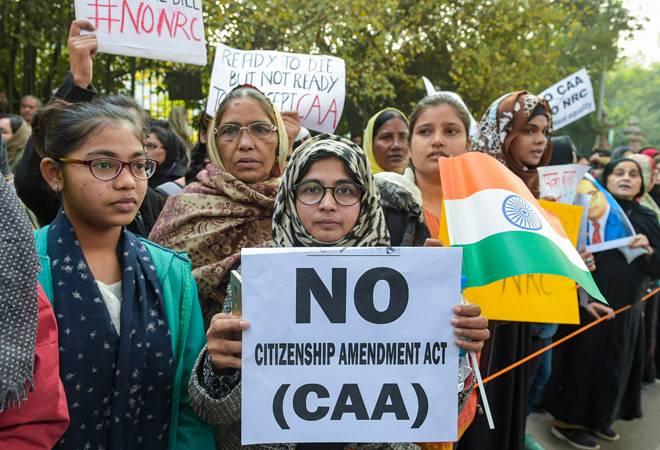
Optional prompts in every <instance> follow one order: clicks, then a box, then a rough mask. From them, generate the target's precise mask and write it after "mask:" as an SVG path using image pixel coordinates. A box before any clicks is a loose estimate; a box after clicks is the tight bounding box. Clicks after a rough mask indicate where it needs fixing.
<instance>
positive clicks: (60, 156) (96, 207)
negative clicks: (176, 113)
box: [33, 100, 214, 450]
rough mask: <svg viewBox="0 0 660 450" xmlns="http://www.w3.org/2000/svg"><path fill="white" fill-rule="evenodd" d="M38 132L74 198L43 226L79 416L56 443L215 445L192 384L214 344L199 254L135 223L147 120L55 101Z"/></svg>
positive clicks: (48, 279) (59, 187)
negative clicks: (206, 348) (174, 248)
mask: <svg viewBox="0 0 660 450" xmlns="http://www.w3.org/2000/svg"><path fill="white" fill-rule="evenodd" d="M33 139H34V143H35V147H36V149H37V150H38V152H39V154H40V155H41V156H42V157H43V159H42V162H41V174H42V176H43V178H44V180H45V181H46V182H47V183H48V184H49V186H50V187H51V189H53V190H54V191H55V192H58V193H59V194H60V195H61V196H62V204H63V206H62V209H61V210H60V212H59V214H58V215H57V217H56V218H55V220H54V221H53V222H52V223H51V225H50V226H49V227H47V228H42V229H41V230H39V231H37V232H36V233H37V234H36V237H37V246H38V252H39V254H40V255H41V256H42V267H43V269H44V270H43V271H42V273H41V275H40V280H41V282H42V284H43V286H44V288H45V290H46V292H47V293H48V294H49V295H50V299H51V302H52V303H53V308H54V310H55V314H56V317H57V322H58V328H59V348H60V375H61V378H62V382H63V384H64V388H65V391H66V396H67V402H68V406H69V414H70V416H71V423H70V425H69V429H68V430H67V432H66V433H65V434H64V436H63V437H62V439H61V440H60V441H59V442H58V444H57V445H56V446H55V448H57V449H83V448H84V449H87V448H89V449H106V450H110V449H125V450H126V449H138V448H139V449H146V448H148V449H152V448H153V449H191V450H192V449H197V448H200V449H204V448H213V445H214V441H213V433H212V431H211V430H210V429H209V428H207V427H206V426H205V425H203V424H202V423H201V422H200V421H199V420H198V419H197V418H196V417H195V416H194V413H193V412H192V410H191V409H190V405H189V399H188V395H187V393H186V389H185V387H186V386H187V383H188V378H189V374H190V372H191V369H192V366H193V363H194V358H195V355H196V354H197V353H198V351H199V350H200V349H201V348H202V346H203V344H204V330H203V325H202V319H201V311H200V308H199V305H198V302H197V291H196V287H195V283H194V281H193V279H192V275H191V272H190V263H189V262H188V260H187V259H186V258H184V257H182V256H179V255H176V254H174V253H173V252H171V251H169V250H166V249H163V248H161V247H158V246H156V245H155V244H153V243H150V242H148V241H145V240H142V239H140V238H138V237H137V236H135V235H134V234H132V233H131V232H129V231H127V230H126V229H125V228H124V226H125V225H127V224H129V223H130V222H131V221H132V220H133V219H134V217H135V215H136V214H137V212H138V209H139V207H140V204H141V203H142V200H143V199H144V195H145V192H146V189H147V180H148V178H149V177H150V176H151V175H153V173H154V171H155V169H156V166H157V163H156V162H155V161H153V160H150V159H148V158H146V156H145V152H144V148H143V139H144V136H143V131H142V123H141V121H140V119H139V118H137V117H135V116H134V115H133V114H132V113H131V112H130V111H127V110H125V109H122V108H119V107H117V106H114V105H111V104H109V103H105V102H103V101H102V100H100V101H96V102H92V103H84V104H77V105H66V104H63V103H57V102H55V103H53V104H51V105H50V106H49V107H47V108H46V109H45V110H43V111H41V112H40V113H39V114H38V115H37V116H36V117H35V127H34V136H33Z"/></svg>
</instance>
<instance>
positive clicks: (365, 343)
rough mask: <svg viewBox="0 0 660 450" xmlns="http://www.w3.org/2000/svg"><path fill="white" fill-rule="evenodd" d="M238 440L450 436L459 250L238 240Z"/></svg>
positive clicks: (378, 439)
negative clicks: (244, 245)
mask: <svg viewBox="0 0 660 450" xmlns="http://www.w3.org/2000/svg"><path fill="white" fill-rule="evenodd" d="M241 255H242V271H243V285H242V290H243V296H242V299H243V315H244V318H245V319H247V320H248V321H249V323H250V327H249V328H248V329H247V330H246V331H245V332H244V333H243V351H242V361H243V370H242V377H243V378H242V400H241V402H242V411H241V421H242V424H241V428H242V432H241V433H242V444H243V445H246V444H255V443H267V442H419V441H425V442H437V441H454V440H456V437H457V436H456V435H457V428H458V424H457V409H458V408H457V391H456V381H457V376H458V372H457V371H458V368H457V365H458V362H457V361H458V351H457V347H456V346H455V344H454V336H453V331H452V327H451V325H450V320H451V317H452V306H453V305H455V304H457V303H458V302H460V272H461V255H462V252H461V249H457V248H437V247H436V248H430V247H429V248H407V247H406V248H395V249H392V248H389V249H388V248H347V249H314V248H299V249H256V248H255V249H243V251H242V253H241Z"/></svg>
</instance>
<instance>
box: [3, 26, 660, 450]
mask: <svg viewBox="0 0 660 450" xmlns="http://www.w3.org/2000/svg"><path fill="white" fill-rule="evenodd" d="M81 31H86V33H81ZM93 31H94V30H93V27H92V26H91V24H89V23H88V22H85V21H74V22H73V24H72V26H71V30H70V35H69V40H68V46H69V59H70V71H69V72H68V73H67V74H66V75H64V74H63V75H64V77H63V81H62V84H61V86H60V87H59V89H58V90H57V92H55V94H54V95H53V97H52V98H51V99H49V101H48V102H47V104H46V105H42V104H41V102H40V100H39V99H37V98H36V97H34V96H31V95H26V96H24V97H23V98H22V99H21V103H20V111H19V114H16V115H12V114H3V115H2V116H0V131H1V133H2V134H1V138H0V169H2V174H3V177H2V179H0V202H1V203H0V205H1V210H2V214H1V215H0V235H1V236H2V239H0V247H1V248H0V276H1V277H2V283H3V288H2V289H0V307H1V308H2V311H3V312H4V314H2V316H1V317H0V320H1V321H3V324H2V326H1V327H0V330H1V331H0V333H1V337H0V349H2V351H0V365H1V367H0V447H2V448H12V449H41V448H43V449H46V448H57V449H66V450H69V449H70V450H74V449H81V450H82V449H99V450H100V449H106V450H109V449H191V450H192V449H213V448H220V449H235V448H240V447H241V445H240V442H241V403H240V398H241V389H242V384H241V357H240V353H241V349H242V339H241V336H242V335H241V332H242V331H243V330H245V329H246V328H248V327H249V326H250V324H249V322H248V321H247V320H245V319H243V318H242V317H240V316H236V315H233V314H232V303H233V302H234V301H236V299H235V298H233V293H232V291H231V290H230V289H228V284H229V274H230V272H231V271H232V270H240V266H241V258H240V254H241V249H243V248H247V247H255V246H272V247H324V246H333V247H373V246H439V245H442V244H443V243H442V242H440V241H439V240H438V239H437V238H438V237H439V235H440V229H441V222H442V202H441V201H440V200H441V199H442V197H443V190H442V182H441V181H442V180H441V176H440V172H439V171H438V164H437V161H438V159H439V158H443V157H451V156H458V155H461V154H464V153H467V152H471V151H478V152H484V153H487V154H489V155H491V156H492V157H494V158H496V159H497V160H499V161H500V162H502V163H503V164H504V165H505V166H506V167H507V168H508V169H509V170H510V171H511V172H513V173H514V174H515V175H516V176H517V177H519V178H520V179H521V180H522V181H523V182H524V184H525V186H526V187H527V188H528V189H529V191H530V192H531V193H532V194H533V195H534V196H535V197H537V198H538V197H539V196H540V186H539V174H538V171H537V169H538V168H539V167H542V166H547V165H558V164H571V163H578V162H579V163H583V164H587V165H589V166H590V172H591V174H592V175H593V176H594V177H595V178H597V179H598V180H599V181H600V182H601V184H602V185H603V186H604V187H605V188H606V189H607V191H609V193H610V194H611V195H612V196H613V197H614V199H616V202H618V204H619V205H620V206H621V208H622V209H623V211H624V212H625V214H626V215H627V216H628V218H629V220H630V222H631V223H632V225H633V227H634V228H635V230H636V232H637V235H636V236H635V237H634V239H633V240H632V242H631V244H630V246H631V247H632V248H639V249H642V250H643V251H644V255H643V256H641V257H639V258H637V259H634V260H633V261H632V262H629V261H628V260H627V259H626V258H625V256H624V255H623V253H621V252H620V251H618V250H616V249H613V250H606V251H602V252H598V253H594V254H591V253H590V252H588V251H586V250H584V249H580V250H582V252H581V256H582V258H583V259H584V262H585V264H586V265H587V267H588V268H589V270H590V271H591V272H592V274H593V277H594V279H595V281H596V283H597V285H598V287H599V289H600V290H601V292H602V293H603V294H604V296H605V298H606V299H607V300H608V303H609V306H608V305H604V304H602V303H600V302H598V301H596V300H593V299H587V300H586V301H583V302H581V306H580V324H581V325H584V324H585V323H587V322H589V321H592V320H595V319H597V318H600V317H603V316H604V317H607V318H608V319H609V320H607V321H605V322H604V323H602V324H600V325H599V326H598V327H596V328H594V329H593V330H591V331H590V332H588V333H584V334H582V335H580V336H578V337H577V338H574V339H573V340H571V341H570V342H569V343H568V344H566V345H563V346H560V347H558V348H556V349H555V350H554V351H553V352H545V353H543V354H542V356H540V357H538V358H535V359H534V360H532V361H530V362H528V363H526V364H524V365H522V366H520V367H518V368H516V369H515V370H512V371H509V372H508V373H506V374H505V375H503V376H501V377H499V378H497V379H495V380H493V381H492V382H490V383H488V384H487V385H486V389H485V392H486V394H487V397H488V400H489V403H490V405H491V409H492V413H493V416H494V419H495V423H496V427H495V429H493V430H491V429H490V428H489V426H488V423H487V420H486V414H485V412H484V408H483V402H482V401H481V400H480V399H479V394H478V390H477V389H475V384H476V382H475V375H474V371H470V370H467V371H465V374H464V375H462V378H461V379H459V380H457V381H458V386H459V389H458V390H457V394H456V395H457V396H456V401H457V405H458V411H459V419H458V428H459V429H458V436H459V440H458V441H457V442H453V443H452V442H447V443H382V444H373V443H372V444H356V443H339V444H318V443H316V444H305V443H296V444H293V443H277V444H269V445H263V446H251V448H263V449H279V448H281V449H311V448H316V449H339V448H356V449H357V448H364V449H376V448H382V449H385V448H392V449H408V448H409V449H414V448H420V447H421V448H428V449H432V448H438V449H452V448H454V449H460V450H470V449H475V450H476V449H496V450H500V449H501V450H522V449H530V450H541V449H542V446H541V445H540V444H538V443H537V442H536V441H535V439H534V437H533V436H532V435H531V434H529V433H526V421H527V417H528V415H529V414H530V413H531V412H533V411H538V410H546V411H548V412H549V413H550V414H552V416H553V417H554V419H555V420H554V422H553V425H552V434H553V435H554V436H556V437H557V438H558V439H560V440H562V441H565V442H566V443H568V444H569V445H571V446H573V447H575V448H580V449H597V448H599V441H601V440H605V441H614V440H617V439H619V438H620V436H619V434H618V433H617V432H616V431H615V422H616V421H617V420H619V419H623V420H632V419H638V418H641V417H642V407H641V392H642V386H643V384H645V383H655V380H656V377H660V372H658V371H657V369H656V367H657V366H658V364H660V351H658V349H657V346H656V341H657V337H658V335H659V334H660V326H659V324H658V320H657V317H658V305H657V303H656V302H653V301H648V302H645V303H643V302H641V301H640V300H641V299H642V297H643V295H644V294H646V293H647V292H651V291H652V290H653V289H654V287H655V286H656V284H657V283H656V280H657V276H658V275H659V274H660V258H659V257H658V253H657V250H658V249H660V227H659V226H658V218H659V217H660V207H659V206H658V205H659V203H658V201H659V200H660V198H659V194H660V187H658V186H656V183H655V182H656V176H657V174H658V170H660V166H658V169H656V167H657V166H656V162H658V160H660V152H659V151H657V150H655V149H653V148H646V149H643V150H642V151H640V152H639V153H636V154H634V153H633V152H631V151H629V150H628V149H626V148H621V149H617V150H615V151H613V152H609V151H607V150H597V151H594V152H593V153H592V154H591V156H590V157H589V158H588V159H587V158H580V159H578V157H577V154H576V149H575V146H574V145H573V144H572V142H571V140H570V138H569V137H567V136H558V137H552V138H551V134H552V112H551V108H550V106H549V104H548V103H547V102H546V101H545V100H544V99H543V98H541V97H539V96H537V95H534V94H532V93H530V92H527V91H516V92H511V93H508V94H505V95H502V96H501V97H500V98H499V99H498V100H497V101H495V102H494V103H493V104H492V105H491V106H490V107H489V108H488V109H487V111H485V113H484V114H483V117H482V118H481V120H480V121H478V122H477V121H475V119H474V117H473V113H472V112H471V111H470V110H469V109H468V107H467V106H466V104H465V103H464V102H463V100H462V99H461V98H460V97H459V96H458V95H456V94H455V93H451V92H440V93H437V94H434V95H431V96H427V97H425V98H423V99H422V100H421V101H420V102H419V103H418V104H417V106H416V107H415V108H414V109H413V110H412V111H411V112H410V114H409V115H408V114H406V113H405V112H403V111H400V110H398V109H396V108H393V107H387V108H385V109H383V110H381V111H380V112H378V113H377V114H375V115H374V116H373V117H371V118H370V119H369V121H368V122H367V123H366V124H365V131H364V134H363V136H361V142H360V143H361V145H358V144H357V143H355V142H352V141H351V140H348V139H345V138H343V137H340V136H335V135H331V134H319V135H315V136H313V137H312V136H311V134H310V133H309V132H308V131H307V130H305V129H303V128H301V125H300V117H299V116H298V114H297V113H294V112H290V111H278V110H277V109H276V108H275V107H274V106H273V105H272V104H271V102H270V101H269V100H268V98H267V97H266V96H265V95H264V94H263V93H262V92H260V91H259V90H258V89H257V88H255V87H253V86H249V85H244V86H239V87H237V88H236V89H234V90H233V91H231V92H230V93H229V94H228V95H226V96H225V98H224V99H223V101H222V102H221V103H220V105H219V106H218V109H217V111H216V112H215V115H214V116H213V117H208V116H205V115H204V114H202V117H201V118H200V120H199V124H198V125H199V126H198V133H197V138H196V142H195V143H194V145H193V143H192V134H193V132H192V131H191V128H190V126H189V125H188V123H187V120H186V113H185V111H181V110H174V111H173V112H172V114H171V115H170V118H169V120H167V121H160V120H152V119H150V118H149V117H148V116H147V115H146V113H145V111H143V110H142V109H141V108H140V106H139V105H138V104H137V103H136V102H135V101H134V100H132V99H130V98H128V97H125V96H121V95H108V96H98V95H97V92H96V90H95V88H94V84H93V79H92V74H93V57H94V55H95V53H96V51H97V41H96V37H95V35H94V34H93ZM503 94H504V93H503ZM328 191H330V192H328ZM596 232H597V231H596ZM592 233H593V231H592ZM591 237H592V239H596V235H595V234H592V236H591ZM626 305H632V307H631V308H630V310H629V311H627V312H626V313H624V314H620V315H616V316H615V314H614V310H616V309H618V308H620V307H622V306H626ZM453 312H454V314H455V317H454V319H453V320H452V321H451V323H447V324H438V326H440V327H453V329H454V332H455V334H456V344H457V345H458V346H459V347H460V348H461V349H463V350H466V351H468V352H478V353H479V355H480V372H481V374H482V375H483V376H484V377H486V376H488V375H490V374H493V373H495V372H497V371H499V370H500V369H503V368H506V367H507V366H509V365H510V364H512V363H515V362H516V361H518V360H520V359H522V358H524V357H525V356H527V355H529V354H531V353H533V352H534V351H536V350H539V349H541V348H543V347H545V346H547V345H548V344H550V343H551V342H552V341H553V339H557V338H559V337H562V336H566V335H568V334H569V333H571V332H573V331H574V330H575V328H576V327H579V326H580V325H576V326H573V325H571V326H568V325H561V326H556V325H551V324H530V323H523V322H496V321H490V322H489V321H488V320H487V319H486V318H485V317H484V316H483V315H482V314H481V309H480V308H479V306H477V305H456V306H455V307H454V310H453ZM461 358H463V359H464V361H461V364H465V365H466V366H469V362H468V361H467V357H461Z"/></svg>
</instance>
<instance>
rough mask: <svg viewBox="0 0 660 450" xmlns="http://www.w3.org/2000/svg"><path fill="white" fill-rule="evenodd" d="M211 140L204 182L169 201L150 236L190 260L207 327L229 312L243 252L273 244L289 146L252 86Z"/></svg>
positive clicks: (217, 121)
mask: <svg viewBox="0 0 660 450" xmlns="http://www.w3.org/2000/svg"><path fill="white" fill-rule="evenodd" d="M293 128H295V127H292V132H293V131H295V134H297V132H298V131H297V130H294V129H293ZM295 134H294V136H295ZM207 135H208V141H207V146H208V156H209V159H210V161H211V162H210V163H209V164H207V166H206V168H205V169H204V170H202V171H201V172H200V173H199V174H198V175H197V182H194V183H191V184H189V185H188V186H186V188H185V189H184V190H183V191H182V192H180V193H178V194H176V195H173V196H170V197H169V198H168V200H167V203H166V204H165V207H164V208H163V211H162V213H161V215H160V218H159V219H158V222H157V223H156V225H155V226H154V229H153V231H152V232H151V235H150V236H149V237H150V238H151V239H152V240H154V241H155V242H158V243H160V244H162V245H164V246H166V247H168V248H171V249H174V250H177V251H183V252H186V253H187V254H188V255H189V257H190V259H191V261H192V265H193V275H194V277H195V280H196V281H197V286H198V287H199V292H200V299H201V304H202V310H203V313H204V319H205V322H206V323H208V322H209V321H210V320H211V317H213V315H214V314H216V313H218V312H220V311H222V305H223V302H224V298H225V295H226V291H227V284H228V282H229V272H230V271H231V269H232V268H233V267H234V266H235V265H236V264H237V263H238V259H239V257H240V251H241V248H243V247H253V246H256V245H260V244H262V243H263V242H264V241H266V240H268V239H269V237H270V228H271V218H272V216H273V207H274V204H275V194H276V193H277V190H278V188H279V186H280V182H279V177H280V175H281V174H282V171H283V170H284V167H285V164H286V157H287V153H288V147H289V140H288V137H287V129H286V128H285V125H284V122H283V120H282V116H281V115H280V113H279V112H278V111H277V110H276V109H275V108H274V107H273V105H272V104H271V102H270V100H268V98H266V96H265V95H263V94H262V93H261V92H260V91H258V90H257V89H256V88H254V87H252V86H240V87H238V88H237V89H234V90H233V91H231V92H230V93H229V94H227V96H226V97H225V98H224V100H223V101H222V103H220V106H219V107H218V111H217V113H216V115H215V118H214V119H213V120H212V121H211V122H210V124H209V128H208V134H207Z"/></svg>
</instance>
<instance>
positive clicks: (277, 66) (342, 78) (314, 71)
mask: <svg viewBox="0 0 660 450" xmlns="http://www.w3.org/2000/svg"><path fill="white" fill-rule="evenodd" d="M241 84H251V85H253V86H255V87H257V88H258V89H259V90H260V91H262V92H263V93H264V94H266V96H267V97H268V98H269V99H270V101H271V102H272V103H273V105H275V107H276V108H277V109H278V110H279V111H282V112H284V111H298V113H299V114H300V116H301V117H302V119H301V122H302V126H303V127H305V128H308V129H312V130H316V131H320V132H324V133H333V132H334V131H335V128H337V125H338V124H339V119H341V114H342V111H343V109H344V97H345V95H346V66H345V63H344V60H343V59H340V58H336V57H334V56H322V55H301V54H297V53H283V52H274V51H260V50H254V51H245V50H236V49H233V48H230V47H227V46H226V45H224V44H219V45H218V46H217V48H216V51H215V61H214V63H213V73H212V74H211V87H210V89H209V99H208V103H207V104H206V112H207V113H208V114H209V115H211V116H215V112H216V111H217V109H218V105H219V104H220V102H221V101H222V99H223V98H224V97H225V95H227V93H229V92H230V91H231V90H232V89H234V88H235V87H236V86H239V85H241Z"/></svg>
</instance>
